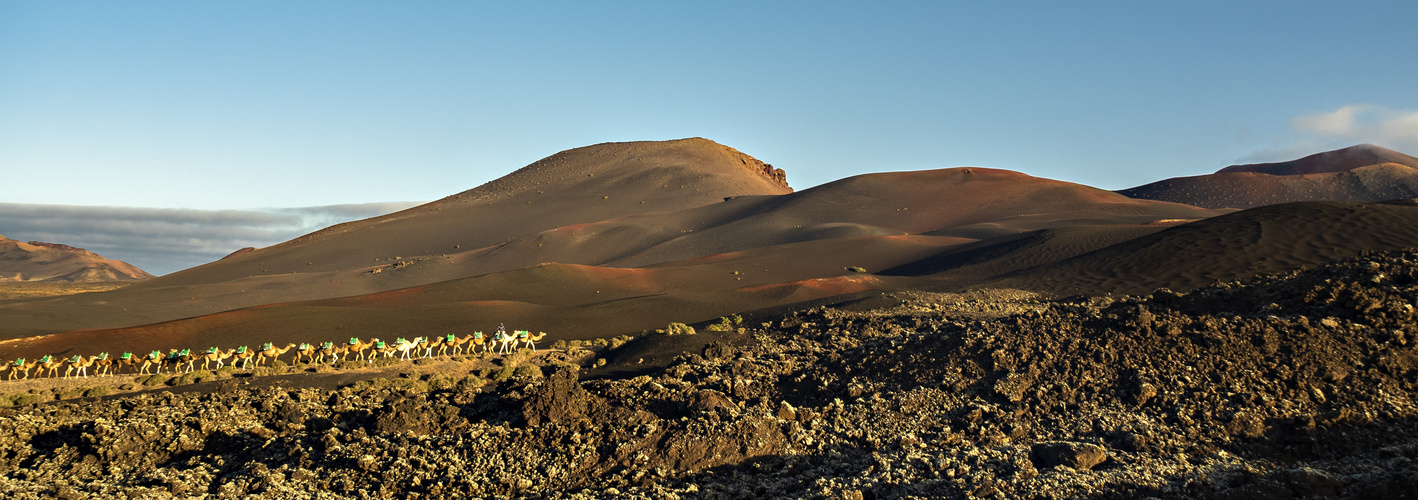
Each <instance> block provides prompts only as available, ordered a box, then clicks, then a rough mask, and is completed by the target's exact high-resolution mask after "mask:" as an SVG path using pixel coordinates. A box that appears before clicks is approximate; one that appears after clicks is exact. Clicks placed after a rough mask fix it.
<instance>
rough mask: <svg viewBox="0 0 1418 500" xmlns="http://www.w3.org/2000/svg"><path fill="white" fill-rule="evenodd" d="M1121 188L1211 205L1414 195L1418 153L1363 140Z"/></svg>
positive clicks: (1142, 196) (1128, 192)
mask: <svg viewBox="0 0 1418 500" xmlns="http://www.w3.org/2000/svg"><path fill="white" fill-rule="evenodd" d="M1118 192H1119V193H1121V194H1123V195H1126V196H1129V197H1132V198H1139V199H1148V200H1161V201H1171V202H1176V203H1185V204H1188V205H1196V206H1200V207H1208V208H1227V207H1229V208H1250V207H1258V206H1262V205H1272V204H1276V203H1287V202H1294V201H1365V202H1369V201H1383V200H1392V199H1399V198H1413V197H1418V158H1414V157H1412V156H1409V155H1406V154H1403V153H1399V152H1397V151H1393V150H1389V149H1385V148H1382V147H1379V146H1374V145H1371V144H1361V145H1358V146H1352V147H1348V148H1344V149H1339V150H1335V151H1328V152H1324V153H1318V154H1314V155H1310V156H1306V157H1304V158H1301V159H1298V160H1293V161H1287V162H1279V163H1259V164H1250V165H1232V166H1229V167H1226V168H1223V169H1221V170H1220V171H1218V172H1216V173H1214V174H1208V175H1199V176H1193V177H1176V178H1171V179H1166V180H1162V181H1158V182H1154V183H1151V184H1147V185H1143V186H1138V187H1134V188H1130V189H1124V190H1121V191H1118Z"/></svg>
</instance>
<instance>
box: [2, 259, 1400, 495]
mask: <svg viewBox="0 0 1418 500" xmlns="http://www.w3.org/2000/svg"><path fill="white" fill-rule="evenodd" d="M892 298H894V299H895V300H896V303H897V304H898V305H896V306H894V307H885V308H875V309H870V310H858V309H863V308H860V307H846V306H844V307H841V308H826V307H821V308H816V309H813V310H807V311H801V312H799V313H796V314H791V315H788V316H783V317H777V318H772V320H771V321H758V320H751V321H747V322H745V328H744V329H743V330H742V331H741V332H739V333H733V332H730V333H716V334H714V336H713V338H714V339H715V340H714V341H713V342H709V343H708V344H707V347H703V348H696V349H693V350H692V351H691V352H688V353H685V354H681V355H678V356H676V357H674V358H673V360H672V361H669V362H666V363H659V364H658V365H656V366H654V367H652V368H649V369H644V370H642V373H635V374H632V375H613V374H616V373H621V374H623V373H626V370H631V369H635V368H636V367H637V366H647V365H652V364H653V363H651V364H647V365H639V363H640V362H641V361H642V360H644V359H646V356H649V355H650V354H647V353H654V352H662V351H663V350H664V347H665V346H673V345H678V344H676V343H683V342H684V341H685V339H686V338H688V337H690V336H667V335H664V334H654V335H648V336H643V337H641V338H638V339H636V340H635V341H632V342H630V343H628V344H626V345H624V346H621V347H620V348H619V349H618V350H617V351H612V352H609V353H605V355H604V356H603V359H609V360H611V361H612V362H611V363H610V364H609V365H607V366H605V367H601V368H590V367H587V368H579V367H577V366H576V365H575V364H572V363H564V362H563V363H550V364H547V365H545V366H541V367H540V369H539V370H538V369H526V370H516V373H517V376H515V377H512V378H510V379H507V380H504V381H500V382H498V381H493V380H489V379H488V378H485V377H487V375H488V374H487V373H486V371H483V372H472V373H468V374H466V375H463V374H459V375H456V376H453V375H438V374H436V373H435V374H422V375H421V374H418V373H413V372H410V373H407V374H405V375H407V376H405V377H398V376H395V377H390V378H377V379H372V380H366V381H362V382H359V383H354V384H346V385H343V386H339V387H333V388H319V387H313V386H312V387H300V384H299V383H292V384H290V387H283V386H278V385H272V384H254V383H248V382H249V381H247V382H242V381H240V379H230V380H225V381H220V382H215V383H212V384H211V385H210V386H209V387H207V388H205V389H200V388H199V389H200V390H190V389H191V387H189V388H188V389H189V390H186V391H171V390H159V391H148V392H142V393H139V394H137V395H125V396H123V397H111V398H106V399H103V400H92V399H90V400H76V401H68V402H58V403H48V404H42V405H37V406H36V405H29V406H22V407H14V408H7V409H3V410H0V474H3V478H4V479H3V480H0V496H5V497H7V498H50V497H58V498H164V497H169V496H177V497H204V496H205V497H217V498H225V497H263V498H445V497H502V496H510V497H526V498H611V497H614V498H741V497H756V498H770V497H808V498H903V497H946V498H973V497H981V498H1074V497H1101V498H1139V497H1159V498H1181V497H1186V498H1193V497H1219V498H1296V497H1353V498H1403V497H1409V496H1412V495H1414V492H1415V491H1418V468H1416V467H1415V465H1414V462H1413V460H1414V459H1415V458H1418V423H1415V417H1418V407H1415V402H1414V398H1413V395H1414V390H1415V383H1418V371H1415V369H1418V344H1415V342H1416V341H1418V327H1415V321H1414V320H1415V310H1414V305H1415V301H1418V253H1415V252H1391V253H1383V254H1372V255H1369V256H1366V257H1363V258H1360V259H1356V260H1351V261H1346V262H1342V263H1339V264H1334V265H1329V266H1325V267H1321V268H1316V269H1312V270H1307V271H1297V272H1293V273H1289V274H1285V275H1278V276H1267V277H1262V278H1259V279H1256V280H1253V281H1250V282H1246V283H1225V284H1216V285H1213V286H1210V287H1206V288H1202V289H1198V290H1194V291H1191V292H1189V293H1184V294H1178V293H1172V292H1169V291H1166V290H1159V291H1157V292H1155V293H1153V294H1152V295H1150V296H1147V297H1126V298H1116V299H1114V298H1079V299H1064V300H1042V299H1038V298H1036V297H1033V296H1031V295H1029V294H1027V293H1022V292H1004V291H1000V292H989V293H977V294H970V295H946V294H929V293H910V294H900V295H895V296H893V297H892ZM748 325H752V326H748ZM709 335H710V334H709V333H708V332H702V333H699V334H697V335H696V336H695V337H697V338H701V339H707V338H710V337H709ZM691 344H692V343H691ZM568 359H570V358H568ZM617 367H619V368H620V369H619V371H617V370H613V369H615V368H617ZM608 374H610V375H608ZM503 378H505V377H503Z"/></svg>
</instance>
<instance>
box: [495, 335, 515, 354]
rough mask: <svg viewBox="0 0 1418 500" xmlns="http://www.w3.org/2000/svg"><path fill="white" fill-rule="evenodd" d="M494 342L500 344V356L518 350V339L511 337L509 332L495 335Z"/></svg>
mask: <svg viewBox="0 0 1418 500" xmlns="http://www.w3.org/2000/svg"><path fill="white" fill-rule="evenodd" d="M492 341H493V342H497V343H498V346H497V353H498V354H507V353H510V352H512V351H514V350H516V348H517V337H514V336H512V335H509V334H508V333H507V332H497V333H496V334H494V335H493V339H492Z"/></svg>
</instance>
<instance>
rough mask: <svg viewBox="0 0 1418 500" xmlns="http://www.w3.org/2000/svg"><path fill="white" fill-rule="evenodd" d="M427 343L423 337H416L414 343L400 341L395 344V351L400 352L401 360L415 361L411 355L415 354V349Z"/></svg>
mask: <svg viewBox="0 0 1418 500" xmlns="http://www.w3.org/2000/svg"><path fill="white" fill-rule="evenodd" d="M426 341H427V339H425V338H423V337H414V340H413V341H412V342H411V341H408V340H404V339H399V340H397V341H395V342H394V349H395V350H398V351H399V359H410V360H411V359H413V357H412V356H411V355H410V354H409V353H410V352H413V351H414V349H415V348H417V347H418V346H419V344H423V343H424V342H426Z"/></svg>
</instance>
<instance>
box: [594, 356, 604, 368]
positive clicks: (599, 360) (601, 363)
mask: <svg viewBox="0 0 1418 500" xmlns="http://www.w3.org/2000/svg"><path fill="white" fill-rule="evenodd" d="M602 366H606V358H599V359H596V367H597V368H599V367H602Z"/></svg>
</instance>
